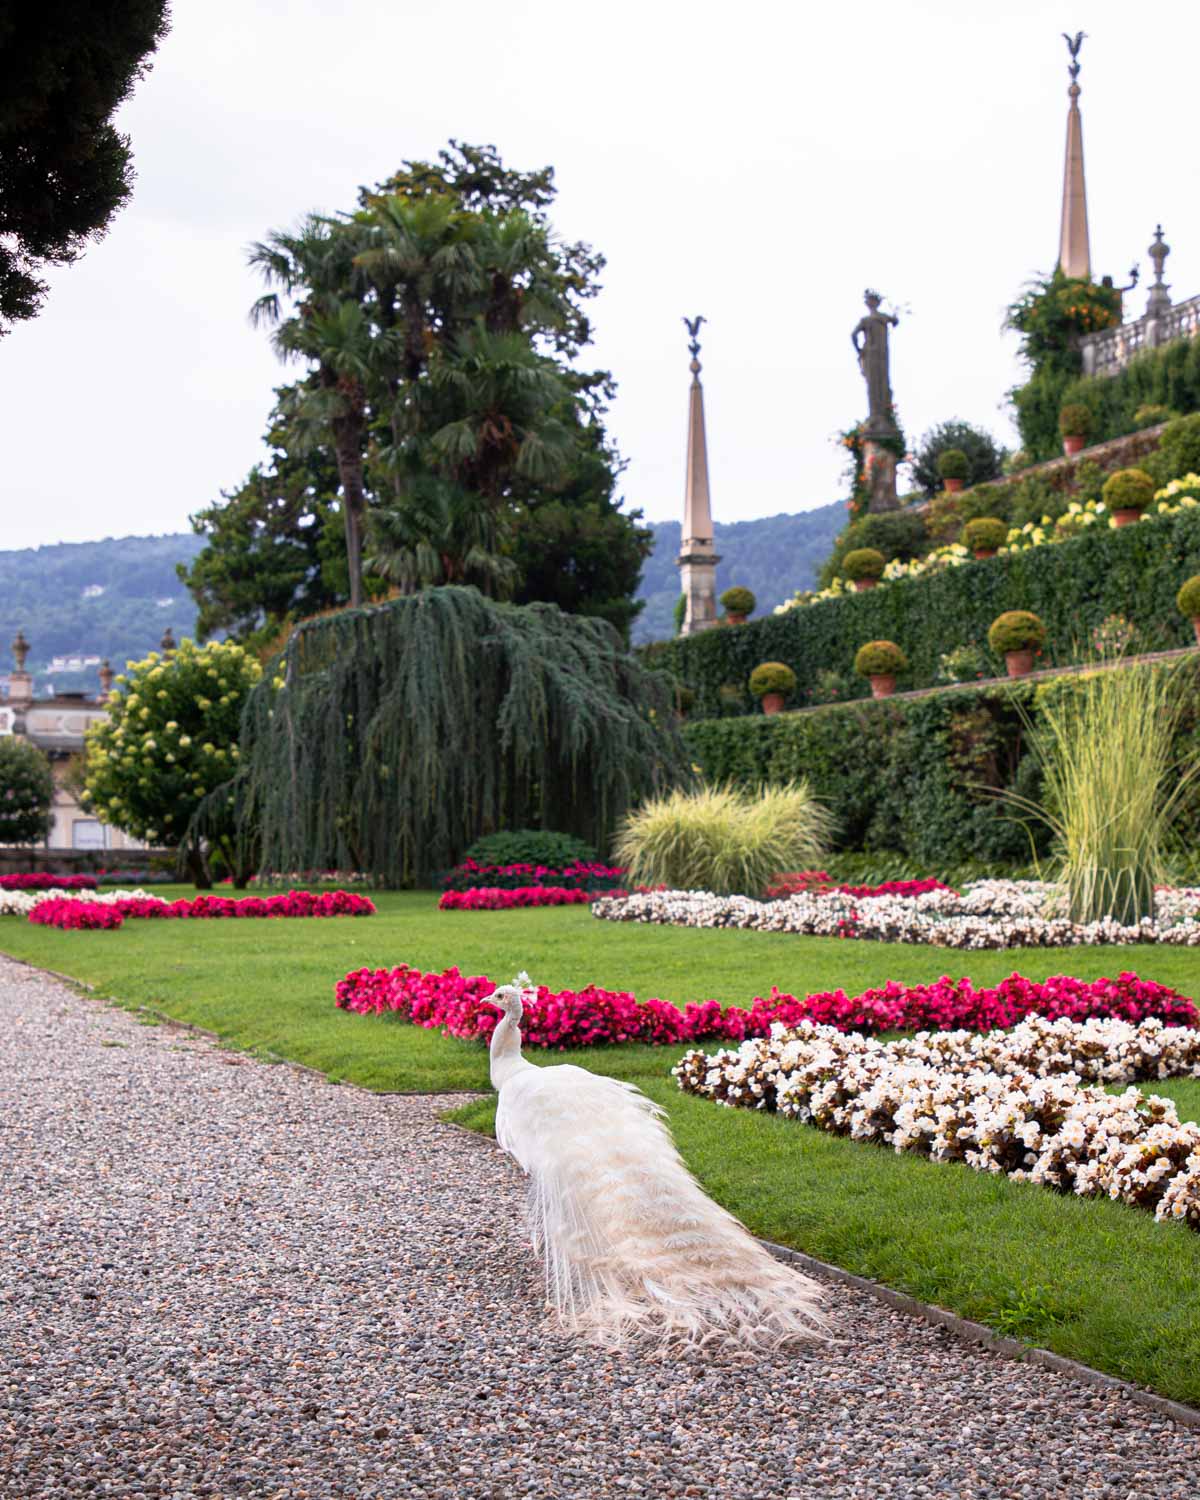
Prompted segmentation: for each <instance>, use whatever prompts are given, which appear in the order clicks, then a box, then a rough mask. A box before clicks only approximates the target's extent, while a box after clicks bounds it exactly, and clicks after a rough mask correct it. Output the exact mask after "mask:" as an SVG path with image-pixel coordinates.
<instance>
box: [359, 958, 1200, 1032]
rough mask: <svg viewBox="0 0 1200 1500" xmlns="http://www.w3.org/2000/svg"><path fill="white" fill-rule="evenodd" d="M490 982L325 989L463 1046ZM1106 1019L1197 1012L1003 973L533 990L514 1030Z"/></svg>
mask: <svg viewBox="0 0 1200 1500" xmlns="http://www.w3.org/2000/svg"><path fill="white" fill-rule="evenodd" d="M495 988H496V984H495V981H494V980H492V979H488V978H486V977H485V976H483V975H477V976H475V977H474V978H467V977H465V976H464V975H462V974H460V973H459V971H458V970H457V969H447V970H446V972H445V973H444V974H422V973H421V972H420V970H419V969H414V968H412V967H410V966H409V965H408V964H401V965H400V966H399V968H395V969H358V970H356V971H355V972H354V973H351V974H347V975H346V977H345V979H342V980H340V981H339V982H338V984H337V985H336V986H335V989H334V996H335V1003H336V1004H337V1005H338V1006H339V1007H341V1009H343V1010H351V1011H355V1012H356V1013H357V1014H359V1015H379V1014H383V1013H385V1012H392V1011H394V1012H397V1013H398V1014H400V1015H402V1016H404V1017H405V1019H407V1020H409V1021H411V1022H412V1023H413V1024H414V1025H415V1026H425V1027H429V1028H432V1029H438V1028H440V1029H441V1030H443V1031H445V1032H447V1033H448V1034H449V1035H451V1036H456V1037H462V1038H465V1039H467V1040H478V1041H488V1040H489V1039H490V1038H491V1035H492V1032H493V1031H494V1030H495V1028H496V1024H497V1022H498V1021H499V1019H500V1012H499V1011H498V1010H497V1009H496V1007H495V1006H494V1005H492V1004H490V1002H489V1001H488V996H489V995H490V994H491V993H492V991H493V990H494V989H495ZM1035 1014H1036V1015H1042V1016H1047V1017H1049V1018H1050V1019H1052V1020H1056V1019H1058V1018H1059V1017H1062V1016H1065V1017H1067V1018H1068V1019H1070V1020H1072V1021H1082V1020H1085V1019H1087V1017H1089V1016H1113V1017H1118V1018H1120V1019H1121V1020H1125V1021H1132V1022H1137V1021H1143V1020H1146V1019H1147V1018H1149V1017H1158V1018H1159V1019H1161V1020H1163V1021H1165V1022H1168V1023H1169V1024H1171V1025H1175V1026H1195V1025H1197V1024H1200V1012H1197V1010H1196V1007H1195V1006H1194V1005H1193V1004H1192V1002H1191V1001H1190V1000H1189V999H1187V998H1186V997H1185V996H1183V995H1180V994H1179V993H1178V992H1177V991H1176V990H1172V989H1169V988H1167V987H1166V986H1165V985H1161V984H1155V983H1154V982H1153V981H1151V980H1142V979H1139V978H1138V977H1137V975H1136V974H1129V973H1123V974H1119V975H1118V976H1117V978H1116V979H1096V980H1091V981H1088V980H1083V979H1072V978H1070V977H1069V976H1067V975H1059V976H1056V977H1054V978H1052V979H1047V980H1045V981H1037V980H1031V979H1023V978H1022V977H1021V975H1019V974H1013V975H1011V976H1010V977H1009V978H1008V979H1005V980H1004V981H1003V982H1002V983H1001V984H999V985H997V986H996V987H995V988H994V989H983V990H977V989H975V987H974V986H973V985H972V984H971V982H970V980H969V979H958V980H953V979H950V978H949V977H948V976H946V975H943V977H942V978H941V979H939V980H937V981H935V983H933V984H927V985H913V986H904V985H899V984H888V985H886V986H885V987H884V988H883V989H881V990H867V991H866V992H865V993H864V994H862V995H858V996H856V997H854V998H850V997H849V996H847V995H846V994H845V992H844V991H842V990H837V991H834V992H828V993H824V994H818V995H809V996H807V997H805V998H801V999H798V998H797V997H796V996H795V995H787V994H784V993H782V992H781V991H780V990H778V989H774V988H773V989H772V990H771V993H770V995H769V996H768V997H767V998H765V999H764V998H762V997H759V998H757V999H756V1000H755V1001H754V1003H753V1005H752V1006H751V1007H750V1009H749V1010H741V1009H739V1008H738V1007H736V1006H732V1005H730V1006H724V1007H723V1006H722V1005H721V1003H720V1001H719V1000H705V1001H702V1002H701V1003H700V1004H698V1005H689V1006H687V1008H686V1009H685V1010H682V1011H681V1010H679V1009H677V1007H675V1006H674V1005H671V1004H669V1003H668V1002H667V1001H665V1000H654V999H652V1000H646V1001H644V1002H642V1003H639V1002H638V1001H637V1000H636V999H634V997H633V996H632V995H631V994H629V993H628V992H627V991H623V990H622V991H612V990H602V989H599V988H597V987H596V986H595V985H589V986H588V987H587V988H586V989H584V990H579V991H574V990H562V991H560V992H559V993H557V994H556V993H555V992H553V991H551V990H549V989H547V988H546V986H544V985H542V986H540V987H539V988H538V992H537V998H536V999H535V1000H532V1001H531V1002H530V1003H529V1004H527V1005H526V1007H525V1018H524V1022H523V1030H524V1033H525V1041H526V1043H527V1044H528V1045H529V1046H531V1047H557V1048H564V1047H590V1046H595V1045H597V1044H600V1043H606V1042H652V1043H676V1042H691V1041H697V1040H699V1039H700V1038H702V1037H718V1038H722V1039H724V1040H727V1041H734V1042H740V1041H742V1040H743V1039H744V1038H746V1037H754V1036H766V1035H767V1034H768V1033H769V1031H770V1028H771V1026H772V1024H773V1023H774V1022H781V1023H782V1024H783V1025H785V1026H793V1025H795V1024H796V1023H797V1022H798V1021H801V1020H810V1021H817V1022H820V1023H821V1024H822V1025H826V1026H836V1027H837V1028H838V1030H839V1031H860V1032H865V1033H867V1034H868V1035H870V1034H874V1033H877V1032H882V1031H919V1030H928V1031H951V1030H958V1029H963V1030H970V1031H991V1030H994V1029H996V1028H998V1027H1007V1026H1015V1025H1016V1024H1017V1022H1018V1021H1020V1020H1023V1019H1024V1018H1025V1017H1026V1016H1028V1015H1035Z"/></svg>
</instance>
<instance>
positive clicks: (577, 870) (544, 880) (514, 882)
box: [438, 859, 625, 891]
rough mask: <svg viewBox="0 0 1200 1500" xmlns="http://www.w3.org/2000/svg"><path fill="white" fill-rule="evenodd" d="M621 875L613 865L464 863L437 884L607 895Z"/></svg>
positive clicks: (467, 888)
mask: <svg viewBox="0 0 1200 1500" xmlns="http://www.w3.org/2000/svg"><path fill="white" fill-rule="evenodd" d="M624 876H625V871H624V870H621V869H618V868H617V867H616V866H614V865H602V864H585V863H583V862H582V861H581V860H574V861H573V862H572V863H571V864H569V865H564V866H563V867H562V868H561V869H553V868H551V867H550V866H549V865H481V864H477V863H476V861H475V860H473V859H466V860H464V861H463V862H462V864H460V865H455V867H454V869H453V870H450V871H448V872H447V874H445V875H443V876H442V878H441V880H440V881H439V882H438V883H439V885H440V886H441V888H442V890H444V891H471V890H477V889H479V888H480V887H486V888H487V889H489V890H525V889H528V888H529V887H530V886H539V885H540V886H555V887H558V888H559V889H561V890H582V891H607V890H612V889H613V888H614V887H615V886H619V885H620V884H621V883H622V881H623V879H624Z"/></svg>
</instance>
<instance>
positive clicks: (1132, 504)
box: [1101, 469, 1155, 510]
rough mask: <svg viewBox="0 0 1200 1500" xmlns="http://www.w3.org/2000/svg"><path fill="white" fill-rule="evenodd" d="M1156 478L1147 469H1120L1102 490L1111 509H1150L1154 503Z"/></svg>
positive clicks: (1109, 477) (1106, 481)
mask: <svg viewBox="0 0 1200 1500" xmlns="http://www.w3.org/2000/svg"><path fill="white" fill-rule="evenodd" d="M1154 490H1155V484H1154V480H1153V479H1151V478H1150V476H1149V474H1147V473H1146V471H1145V469H1118V470H1117V471H1116V473H1115V474H1110V475H1109V476H1108V478H1107V479H1106V480H1105V481H1104V489H1103V491H1102V492H1101V493H1102V495H1103V499H1104V503H1105V505H1107V506H1108V508H1109V510H1148V509H1149V508H1150V506H1151V505H1153V503H1154Z"/></svg>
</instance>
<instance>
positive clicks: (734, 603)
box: [721, 584, 758, 625]
mask: <svg viewBox="0 0 1200 1500" xmlns="http://www.w3.org/2000/svg"><path fill="white" fill-rule="evenodd" d="M757 603H758V600H757V599H756V598H755V597H754V595H753V594H752V593H751V592H750V590H749V589H744V588H741V587H740V586H739V585H736V584H735V585H734V587H733V588H731V589H726V590H725V592H724V593H723V594H722V595H721V608H722V609H723V610H724V611H725V618H726V620H727V621H728V622H729V624H730V625H744V624H745V623H746V616H747V615H752V614H753V613H754V606H755V605H756V604H757Z"/></svg>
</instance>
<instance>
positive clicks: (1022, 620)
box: [988, 609, 1046, 656]
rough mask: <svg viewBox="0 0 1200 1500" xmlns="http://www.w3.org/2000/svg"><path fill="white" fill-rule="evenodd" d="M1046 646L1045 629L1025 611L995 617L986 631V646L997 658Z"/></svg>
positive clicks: (1011, 610) (1035, 618)
mask: <svg viewBox="0 0 1200 1500" xmlns="http://www.w3.org/2000/svg"><path fill="white" fill-rule="evenodd" d="M1045 644H1046V627H1045V626H1044V625H1043V624H1042V622H1041V620H1039V619H1038V617H1037V615H1035V614H1033V613H1032V612H1031V611H1030V610H1027V609H1009V610H1005V612H1004V613H1003V614H1002V615H997V616H996V618H995V619H994V620H993V621H992V623H991V626H990V627H989V629H988V645H989V646H990V647H991V648H992V650H993V651H994V652H995V653H996V655H997V656H1004V655H1006V653H1007V652H1009V651H1027V650H1035V651H1036V650H1039V649H1040V648H1041V647H1042V646H1044V645H1045Z"/></svg>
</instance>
